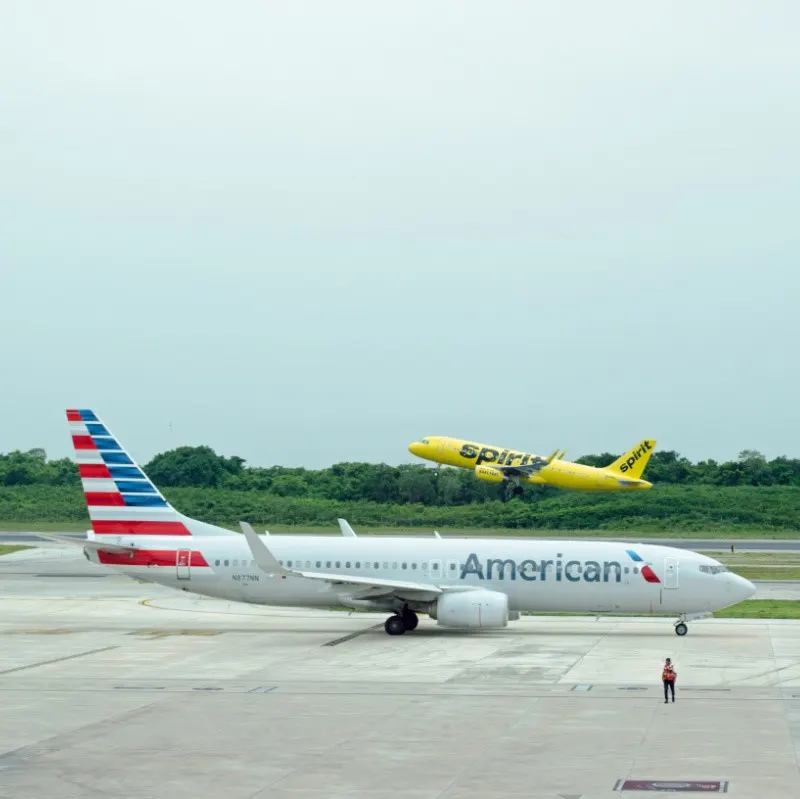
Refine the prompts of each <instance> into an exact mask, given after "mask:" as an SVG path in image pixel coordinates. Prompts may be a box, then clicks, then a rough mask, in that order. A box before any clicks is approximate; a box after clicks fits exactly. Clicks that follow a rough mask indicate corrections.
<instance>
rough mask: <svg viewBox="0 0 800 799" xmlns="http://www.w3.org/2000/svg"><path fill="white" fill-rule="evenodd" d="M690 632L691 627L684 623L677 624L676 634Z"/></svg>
mask: <svg viewBox="0 0 800 799" xmlns="http://www.w3.org/2000/svg"><path fill="white" fill-rule="evenodd" d="M688 632H689V628H688V627H687V626H686V625H685V624H684V623H683V622H680V624H676V625H675V635H686V633H688Z"/></svg>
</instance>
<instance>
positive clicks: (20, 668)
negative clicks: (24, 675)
mask: <svg viewBox="0 0 800 799" xmlns="http://www.w3.org/2000/svg"><path fill="white" fill-rule="evenodd" d="M112 649H119V645H118V644H117V645H115V646H104V647H101V648H100V649H90V650H89V651H88V652H78V654H76V655H66V656H65V657H62V658H54V659H53V660H43V661H41V662H40V663H32V664H31V665H29V666H17V667H16V668H13V669H6V670H5V671H0V676H3V675H5V674H13V673H14V672H17V671H27V670H28V669H36V668H39V666H49V665H51V664H52V663H63V662H64V661H65V660H75V658H82V657H86V656H87V655H96V654H98V653H100V652H109V651H110V650H112Z"/></svg>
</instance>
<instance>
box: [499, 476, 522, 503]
mask: <svg viewBox="0 0 800 799" xmlns="http://www.w3.org/2000/svg"><path fill="white" fill-rule="evenodd" d="M524 493H525V489H524V488H523V487H522V486H521V485H520V484H519V483H514V482H511V481H509V482H507V483H506V491H505V494H504V496H503V502H508V500H509V499H511V498H512V497H521V496H522V495H523V494H524Z"/></svg>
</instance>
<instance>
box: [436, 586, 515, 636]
mask: <svg viewBox="0 0 800 799" xmlns="http://www.w3.org/2000/svg"><path fill="white" fill-rule="evenodd" d="M431 615H433V614H431ZM433 617H434V618H436V623H437V624H439V625H440V626H442V627H460V628H462V629H486V628H500V627H508V596H506V594H501V593H500V592H499V591H483V590H477V591H459V592H457V593H452V594H444V595H442V596H440V597H439V599H438V600H436V610H435V616H433Z"/></svg>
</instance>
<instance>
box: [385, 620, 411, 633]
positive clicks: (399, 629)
mask: <svg viewBox="0 0 800 799" xmlns="http://www.w3.org/2000/svg"><path fill="white" fill-rule="evenodd" d="M383 628H384V629H385V630H386V632H387V633H389V635H402V634H403V633H404V632H405V631H406V623H405V621H404V620H403V617H402V616H389V618H388V619H386V622H385V623H384V625H383Z"/></svg>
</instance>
